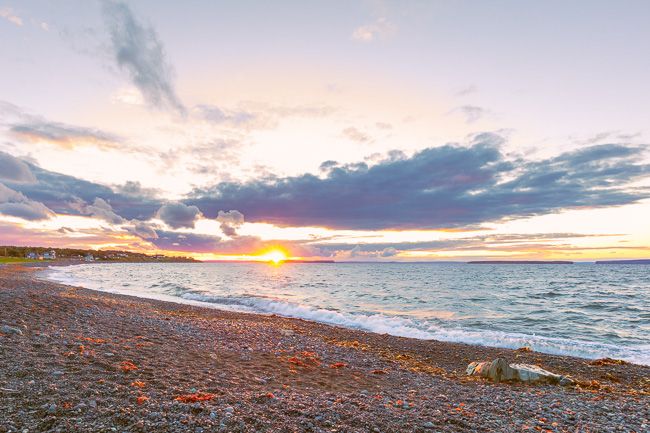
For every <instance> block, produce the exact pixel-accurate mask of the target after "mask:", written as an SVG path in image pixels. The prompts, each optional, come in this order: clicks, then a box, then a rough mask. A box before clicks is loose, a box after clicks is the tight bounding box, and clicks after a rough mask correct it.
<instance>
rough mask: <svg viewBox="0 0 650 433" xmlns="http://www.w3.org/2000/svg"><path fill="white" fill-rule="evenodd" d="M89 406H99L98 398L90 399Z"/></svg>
mask: <svg viewBox="0 0 650 433" xmlns="http://www.w3.org/2000/svg"><path fill="white" fill-rule="evenodd" d="M88 406H90V407H92V408H93V409H95V408H97V401H96V400H90V401H89V402H88Z"/></svg>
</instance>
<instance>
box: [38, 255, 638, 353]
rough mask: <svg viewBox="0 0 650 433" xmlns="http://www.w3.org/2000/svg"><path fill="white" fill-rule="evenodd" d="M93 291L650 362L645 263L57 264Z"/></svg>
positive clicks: (59, 276) (56, 275)
mask: <svg viewBox="0 0 650 433" xmlns="http://www.w3.org/2000/svg"><path fill="white" fill-rule="evenodd" d="M48 277H49V278H51V279H54V280H56V281H59V282H63V283H67V284H73V285H78V286H82V287H86V288H89V289H94V290H100V291H106V292H112V293H121V294H128V295H133V296H139V297H145V298H156V299H163V300H170V301H176V302H181V303H190V304H200V305H205V306H210V307H216V308H221V309H228V310H236V311H245V312H257V313H272V314H278V315H283V316H289V317H299V318H303V319H309V320H314V321H319V322H323V323H329V324H334V325H339V326H344V327H349V328H355V329H363V330H367V331H372V332H377V333H386V334H391V335H398V336H404V337H413V338H420V339H435V340H442V341H454V342H462V343H469V344H479V345H485V346H496V347H507V348H519V347H523V346H528V347H530V348H532V349H533V350H536V351H540V352H546V353H553V354H562V355H573V356H579V357H584V358H601V357H611V358H617V359H624V360H627V361H631V362H635V363H639V364H646V365H650V266H648V265H597V264H573V265H550V264H548V265H547V264H543V265H528V264H517V265H503V264H501V265H472V264H464V263H455V264H436V263H310V264H307V263H286V264H281V265H277V266H274V265H270V264H266V263H111V264H83V265H75V266H68V267H53V268H51V269H50V270H48Z"/></svg>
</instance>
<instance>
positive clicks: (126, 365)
mask: <svg viewBox="0 0 650 433" xmlns="http://www.w3.org/2000/svg"><path fill="white" fill-rule="evenodd" d="M119 368H120V370H122V371H123V372H125V373H128V372H129V371H132V370H137V369H138V366H137V365H135V364H134V363H132V362H131V361H122V362H120V365H119Z"/></svg>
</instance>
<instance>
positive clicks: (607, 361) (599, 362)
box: [589, 358, 627, 366]
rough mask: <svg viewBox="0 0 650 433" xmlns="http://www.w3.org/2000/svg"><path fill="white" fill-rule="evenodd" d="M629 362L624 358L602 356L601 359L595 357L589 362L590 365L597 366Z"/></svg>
mask: <svg viewBox="0 0 650 433" xmlns="http://www.w3.org/2000/svg"><path fill="white" fill-rule="evenodd" d="M626 364H627V362H626V361H623V360H622V359H613V358H600V359H594V360H593V361H591V362H590V363H589V365H596V366H602V365H626Z"/></svg>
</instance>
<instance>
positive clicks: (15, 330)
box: [1, 325, 23, 335]
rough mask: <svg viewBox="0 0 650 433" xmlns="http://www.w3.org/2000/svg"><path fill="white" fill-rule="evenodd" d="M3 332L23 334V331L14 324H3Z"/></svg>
mask: <svg viewBox="0 0 650 433" xmlns="http://www.w3.org/2000/svg"><path fill="white" fill-rule="evenodd" d="M1 330H2V333H3V334H9V335H23V331H21V330H20V329H18V328H14V327H13V326H9V325H2V329H1Z"/></svg>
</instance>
